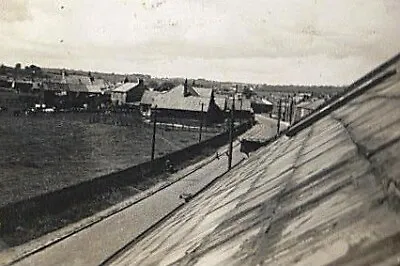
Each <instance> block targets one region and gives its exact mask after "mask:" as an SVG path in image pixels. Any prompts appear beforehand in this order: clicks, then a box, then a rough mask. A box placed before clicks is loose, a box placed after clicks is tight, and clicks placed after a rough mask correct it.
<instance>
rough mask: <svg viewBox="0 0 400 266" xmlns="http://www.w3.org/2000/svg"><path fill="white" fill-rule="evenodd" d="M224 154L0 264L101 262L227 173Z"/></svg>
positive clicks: (236, 158) (0, 258)
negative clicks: (136, 198) (131, 202)
mask: <svg viewBox="0 0 400 266" xmlns="http://www.w3.org/2000/svg"><path fill="white" fill-rule="evenodd" d="M269 122H271V121H268V123H269ZM264 123H265V121H264ZM261 127H262V128H261ZM269 127H270V126H265V125H264V124H262V123H260V124H258V125H257V126H255V127H253V128H252V129H251V130H250V131H249V132H247V133H246V134H250V135H251V134H252V132H253V133H254V134H256V133H257V134H261V133H262V130H265V129H266V128H269ZM266 133H268V132H265V134H266ZM239 148H240V145H239V142H238V141H235V142H234V149H233V160H232V165H234V166H235V165H237V164H239V163H240V162H242V161H243V160H244V159H245V158H246V156H244V155H243V154H242V153H240V151H239ZM226 150H227V146H225V147H222V148H221V149H220V150H219V151H218V153H219V156H218V158H216V157H215V156H212V157H210V158H206V159H205V160H203V161H202V162H200V163H198V165H200V166H198V167H200V168H199V169H198V170H196V168H195V167H194V166H192V167H188V168H187V169H184V170H182V171H180V172H178V173H176V174H175V175H174V177H173V179H174V180H173V182H170V183H169V184H167V185H165V186H163V187H158V188H160V190H157V189H156V190H155V191H154V189H153V191H152V192H151V193H148V194H149V196H147V197H144V198H143V199H141V200H140V201H138V202H136V203H134V204H132V205H130V204H122V205H123V206H124V207H121V208H119V209H120V210H114V213H113V214H112V215H111V214H108V215H104V213H103V214H101V215H99V216H101V218H96V217H91V219H89V220H90V221H92V223H91V222H90V221H89V222H88V221H87V220H88V219H86V221H85V222H82V223H83V224H84V226H83V225H79V224H78V225H73V226H72V229H70V230H61V232H62V233H60V232H58V233H57V232H56V233H53V234H52V233H51V234H49V235H47V236H45V237H43V238H41V239H38V240H34V241H32V242H31V243H28V244H27V245H24V246H22V247H16V248H12V249H9V250H6V251H4V252H1V253H0V265H7V264H13V265H43V266H45V265H99V264H101V263H102V262H104V261H105V260H107V259H108V258H109V257H110V256H111V255H113V254H115V253H116V252H117V251H118V250H120V249H121V248H122V247H124V246H125V245H127V244H129V243H130V242H132V240H134V239H135V238H137V237H139V236H140V235H141V234H142V233H144V232H146V230H148V229H149V228H151V227H152V226H153V225H155V224H157V223H158V222H159V221H160V220H162V219H163V218H164V217H165V216H167V215H168V214H170V213H171V212H173V211H174V210H176V209H177V208H180V207H182V205H184V204H186V201H185V198H186V200H187V198H188V197H189V198H190V197H191V196H193V195H196V194H197V193H198V192H199V191H201V190H203V189H204V188H205V187H207V186H208V185H209V184H210V183H212V182H213V181H214V180H215V179H216V178H218V177H220V176H222V175H223V174H225V173H226V172H227V170H228V169H227V165H228V157H227V155H226V154H224V152H226ZM182 176H184V178H182ZM93 220H94V221H95V222H93ZM71 230H72V231H71ZM74 230H75V231H74ZM63 234H64V236H63ZM65 235H67V236H65Z"/></svg>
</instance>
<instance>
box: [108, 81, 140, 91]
mask: <svg viewBox="0 0 400 266" xmlns="http://www.w3.org/2000/svg"><path fill="white" fill-rule="evenodd" d="M138 85H139V82H128V83H124V84H121V85H119V86H118V87H116V88H115V89H113V90H112V92H121V93H125V92H128V91H130V90H132V89H134V88H136V87H137V86H138Z"/></svg>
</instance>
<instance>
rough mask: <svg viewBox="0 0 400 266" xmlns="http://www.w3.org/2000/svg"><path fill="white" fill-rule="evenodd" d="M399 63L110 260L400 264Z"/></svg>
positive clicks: (253, 158)
mask: <svg viewBox="0 0 400 266" xmlns="http://www.w3.org/2000/svg"><path fill="white" fill-rule="evenodd" d="M399 68H400V58H399V60H398V61H397V66H394V67H393V68H392V69H391V70H388V71H387V72H385V73H384V74H383V75H382V76H380V77H378V75H374V76H373V77H372V78H370V79H369V82H367V83H366V84H368V85H367V86H368V87H361V86H360V87H358V88H360V89H362V90H361V92H362V93H361V92H360V90H358V94H357V95H358V96H357V97H354V98H350V99H348V98H347V99H348V100H345V99H340V101H343V104H342V105H339V104H337V105H335V106H336V109H334V110H333V111H332V112H331V113H329V114H328V115H325V116H323V117H321V118H320V119H319V120H316V121H315V122H314V123H312V124H310V125H309V126H308V127H306V128H304V129H303V130H302V131H299V132H298V133H297V134H296V135H293V136H292V137H287V136H282V137H280V138H279V139H277V140H276V141H274V142H273V143H272V144H270V145H267V146H265V147H263V148H261V149H260V150H258V151H257V152H255V153H254V154H252V155H251V156H250V157H249V159H247V160H246V161H245V162H244V163H242V164H241V165H240V166H239V167H237V168H235V169H234V170H232V171H230V172H229V173H228V174H226V175H224V176H223V177H221V178H220V179H217V180H216V181H215V182H214V183H213V184H212V185H211V186H210V187H209V188H208V189H207V190H205V191H203V192H202V193H200V194H198V195H195V197H193V198H192V199H191V200H190V201H189V202H188V203H185V204H184V205H183V206H182V207H181V208H179V209H178V210H177V211H175V212H174V213H173V214H170V215H169V216H168V218H166V219H165V220H164V221H163V222H162V223H160V224H159V225H157V226H155V227H154V228H152V230H149V231H148V232H147V233H146V234H144V235H142V236H141V238H140V239H139V240H138V241H137V242H135V245H132V246H129V248H126V250H124V252H123V253H122V254H120V255H119V256H118V257H117V258H115V260H114V261H113V265H372V264H374V265H375V264H376V265H377V264H379V265H397V264H398V258H399V256H400V249H399V248H398V246H399V244H400V240H399V235H400V226H399V225H400V216H399V215H398V213H397V212H396V209H397V208H398V207H400V177H399V176H400V169H399V167H398V161H399V160H400V153H399V152H398V150H399V148H400V122H399V118H400V97H399V96H400V73H399V71H398V70H399ZM396 69H397V70H396ZM396 71H397V74H396ZM393 73H394V74H393ZM380 74H382V73H380ZM367 88H368V90H367ZM360 147H361V148H362V149H361V148H360Z"/></svg>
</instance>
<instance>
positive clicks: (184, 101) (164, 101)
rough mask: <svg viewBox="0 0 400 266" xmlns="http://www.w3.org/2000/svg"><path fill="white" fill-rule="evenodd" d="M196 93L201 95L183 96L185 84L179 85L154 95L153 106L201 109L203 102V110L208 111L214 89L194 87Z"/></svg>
mask: <svg viewBox="0 0 400 266" xmlns="http://www.w3.org/2000/svg"><path fill="white" fill-rule="evenodd" d="M192 89H193V90H194V91H196V94H198V95H200V96H192V95H190V96H186V97H184V96H183V90H184V86H183V85H179V86H177V87H175V88H173V89H171V90H170V91H167V92H164V93H161V94H159V95H157V96H156V97H154V101H153V105H152V108H155V107H157V108H158V109H171V110H184V111H197V112H199V111H201V107H202V104H203V112H207V111H208V108H209V105H210V101H211V95H212V89H206V88H192Z"/></svg>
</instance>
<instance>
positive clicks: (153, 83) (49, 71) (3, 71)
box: [0, 64, 345, 95]
mask: <svg viewBox="0 0 400 266" xmlns="http://www.w3.org/2000/svg"><path fill="white" fill-rule="evenodd" d="M17 65H18V64H17ZM19 68H20V69H19V70H18V71H17V72H16V69H15V68H14V67H9V66H5V65H2V66H1V68H0V75H2V76H8V77H17V78H19V79H21V78H28V79H32V78H33V79H41V78H42V79H52V78H55V77H57V76H60V75H61V72H62V71H63V70H65V71H66V72H67V73H68V74H71V75H84V76H87V75H89V73H90V75H92V76H93V77H95V78H101V79H104V80H105V81H107V82H109V83H112V84H116V83H118V82H123V81H124V80H125V78H128V80H130V81H135V80H136V79H139V78H140V79H143V80H144V83H145V85H146V86H147V87H150V88H154V89H156V90H165V89H169V88H171V87H173V86H176V85H179V84H182V83H184V81H185V78H182V77H171V78H159V77H152V76H151V75H146V74H140V73H133V74H116V73H103V72H96V71H86V70H76V69H61V68H40V67H37V66H34V65H31V66H26V67H25V68H23V67H21V66H19ZM188 83H189V84H194V85H195V86H196V87H205V88H216V89H217V90H219V91H222V92H223V91H225V92H228V91H232V90H231V89H232V88H235V87H236V86H237V87H238V91H239V92H242V91H243V90H244V89H245V88H252V89H254V92H256V93H257V94H259V95H264V94H268V93H272V92H282V93H302V92H303V93H304V92H308V93H309V92H312V93H316V94H335V93H337V92H341V91H343V90H344V89H345V87H344V86H342V87H340V86H303V85H267V84H251V83H242V82H231V81H226V82H221V81H213V80H207V79H203V78H199V79H188Z"/></svg>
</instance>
